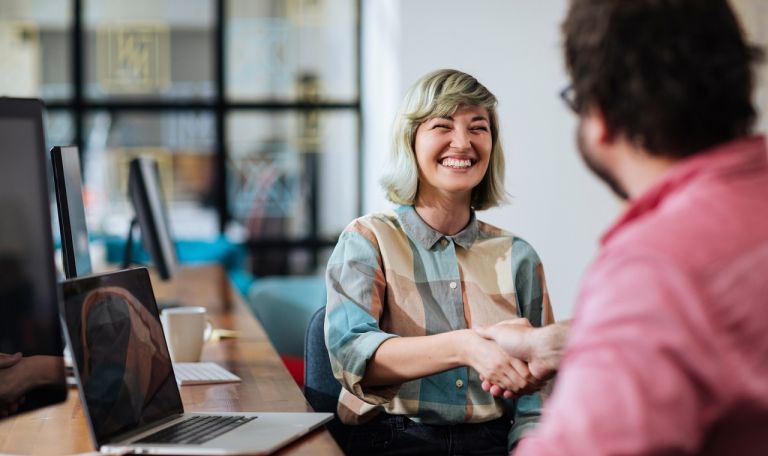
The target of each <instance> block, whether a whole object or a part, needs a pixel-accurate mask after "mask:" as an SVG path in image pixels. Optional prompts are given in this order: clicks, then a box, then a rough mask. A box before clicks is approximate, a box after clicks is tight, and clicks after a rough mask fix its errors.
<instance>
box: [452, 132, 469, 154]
mask: <svg viewBox="0 0 768 456" xmlns="http://www.w3.org/2000/svg"><path fill="white" fill-rule="evenodd" d="M469 146H470V141H469V132H467V131H464V130H462V129H459V128H457V129H454V130H453V137H452V138H451V147H453V148H456V149H468V148H469Z"/></svg>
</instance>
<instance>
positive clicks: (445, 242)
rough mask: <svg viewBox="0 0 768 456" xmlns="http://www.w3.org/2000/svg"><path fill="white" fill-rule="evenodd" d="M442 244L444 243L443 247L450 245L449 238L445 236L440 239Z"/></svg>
mask: <svg viewBox="0 0 768 456" xmlns="http://www.w3.org/2000/svg"><path fill="white" fill-rule="evenodd" d="M440 245H442V246H443V247H445V246H446V245H448V239H445V238H443V239H442V240H441V241H440Z"/></svg>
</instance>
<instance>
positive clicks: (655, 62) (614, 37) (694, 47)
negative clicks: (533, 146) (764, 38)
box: [563, 0, 762, 158]
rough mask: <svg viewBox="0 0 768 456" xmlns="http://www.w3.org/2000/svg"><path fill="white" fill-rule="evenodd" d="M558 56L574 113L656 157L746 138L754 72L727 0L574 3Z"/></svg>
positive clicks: (757, 55)
mask: <svg viewBox="0 0 768 456" xmlns="http://www.w3.org/2000/svg"><path fill="white" fill-rule="evenodd" d="M563 34H564V37H565V43H564V52H565V60H566V64H567V68H568V71H569V73H570V75H571V77H572V79H573V90H574V93H575V96H576V102H577V103H576V106H577V109H578V110H579V111H581V112H583V111H584V110H586V109H588V108H589V107H590V106H593V107H597V108H599V109H600V110H601V111H602V113H603V115H604V116H605V118H606V122H607V124H608V127H609V128H610V130H611V132H612V133H618V134H624V135H626V137H627V138H628V139H629V140H630V141H632V142H633V143H635V144H637V145H639V146H641V147H643V148H644V149H646V150H648V151H649V152H650V153H652V154H654V155H662V156H668V157H677V158H679V157H686V156H689V155H692V154H694V153H696V152H698V151H702V150H704V149H706V148H708V147H711V146H714V145H716V144H719V143H722V142H726V141H728V140H731V139H735V138H738V137H741V136H746V135H748V134H749V133H750V132H751V130H752V127H753V124H754V121H755V117H756V113H755V108H754V106H753V104H752V89H753V86H754V79H755V75H754V72H753V70H754V68H753V67H754V64H755V63H756V62H758V61H760V60H762V52H761V51H760V49H758V48H757V47H754V46H751V45H749V44H748V43H747V42H746V40H745V37H744V33H743V31H742V29H741V27H740V25H739V23H738V21H737V19H736V17H735V15H734V13H733V11H732V10H731V8H730V6H729V5H728V2H727V0H572V2H571V5H570V9H569V11H568V15H567V17H566V19H565V22H564V23H563Z"/></svg>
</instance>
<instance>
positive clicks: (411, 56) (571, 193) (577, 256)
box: [362, 0, 620, 319]
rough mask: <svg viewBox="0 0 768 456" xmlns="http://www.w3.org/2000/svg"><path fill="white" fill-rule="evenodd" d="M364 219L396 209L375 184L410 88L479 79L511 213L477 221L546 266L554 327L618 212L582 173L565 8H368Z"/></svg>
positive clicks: (367, 0) (494, 1)
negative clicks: (564, 93)
mask: <svg viewBox="0 0 768 456" xmlns="http://www.w3.org/2000/svg"><path fill="white" fill-rule="evenodd" d="M363 3H364V5H363V16H362V21H363V33H364V35H363V53H362V54H363V56H364V61H363V87H362V98H363V116H364V119H365V126H364V130H363V151H364V173H363V188H364V195H363V201H364V211H365V212H371V211H378V210H384V209H388V208H390V207H391V205H390V204H389V203H388V202H387V201H386V200H385V198H384V195H383V192H382V191H381V188H380V187H379V184H378V179H379V175H380V170H381V169H382V168H383V166H384V163H385V157H386V154H387V152H388V147H389V145H390V131H391V125H392V120H393V118H394V115H395V113H396V110H397V107H398V104H399V102H400V99H401V98H402V96H403V94H404V92H405V90H406V89H407V87H408V86H409V85H410V84H412V83H413V82H414V81H415V80H416V79H417V78H419V77H420V76H421V75H423V74H425V73H427V72H429V71H432V70H435V69H438V68H456V69H460V70H462V71H466V72H468V73H470V74H472V75H474V76H475V77H477V78H478V79H479V80H480V81H481V82H482V83H483V84H485V85H486V86H487V87H488V88H489V89H490V90H491V91H492V92H494V93H495V94H496V96H497V98H498V99H499V113H500V120H501V135H502V140H503V144H504V147H505V150H506V157H507V185H506V187H507V190H508V192H509V193H510V194H511V195H512V198H511V203H510V204H509V205H507V206H504V207H502V208H497V209H493V210H490V211H486V212H483V213H481V214H480V217H481V218H482V219H483V220H485V221H487V222H489V223H493V224H496V225H498V226H501V227H503V228H505V229H508V230H510V231H512V232H514V233H515V234H517V235H519V236H521V237H523V238H525V239H526V240H528V241H529V242H530V243H531V244H532V245H533V246H534V248H535V249H536V250H537V251H538V252H539V255H540V256H541V257H542V260H543V262H544V267H545V271H546V274H547V280H548V286H549V291H550V295H551V298H552V301H553V305H554V307H555V315H556V317H557V318H558V319H561V318H567V317H569V316H571V313H572V306H573V303H574V301H575V298H576V294H577V292H578V285H579V281H580V279H581V276H582V273H583V271H584V269H585V267H586V266H587V264H588V263H589V261H590V260H591V259H592V257H593V256H594V254H595V252H596V248H597V243H598V239H599V236H600V234H601V233H602V231H603V230H604V229H605V228H607V227H608V225H609V224H610V222H611V221H612V220H613V219H614V218H615V216H616V215H617V214H618V212H619V210H620V205H619V203H618V202H617V201H616V200H615V199H614V198H613V197H612V196H611V195H610V192H609V191H608V190H607V187H604V186H603V185H602V184H601V183H599V182H598V181H597V180H596V179H595V178H593V177H592V176H591V175H590V174H589V172H588V171H587V170H586V169H585V168H584V166H583V165H582V164H581V162H580V159H579V157H578V153H577V151H576V148H575V145H574V144H575V143H574V131H575V124H576V119H575V117H574V115H572V114H571V113H570V112H569V111H568V110H567V109H566V107H565V106H564V105H563V103H562V102H561V101H560V100H559V98H558V96H557V94H558V92H559V90H560V89H561V88H562V87H563V86H565V85H566V84H567V81H568V79H567V76H566V74H565V71H564V69H563V64H562V63H561V54H560V47H559V43H560V36H559V26H560V21H561V20H562V17H563V16H564V14H565V8H566V1H565V0H542V1H539V2H528V1H526V2H521V1H510V0H474V1H472V2H466V1H462V0H450V1H449V0H418V1H413V0H364V2H363Z"/></svg>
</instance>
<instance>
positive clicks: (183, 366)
mask: <svg viewBox="0 0 768 456" xmlns="http://www.w3.org/2000/svg"><path fill="white" fill-rule="evenodd" d="M173 373H174V375H175V376H176V383H177V384H178V385H203V384H206V383H232V382H239V381H241V379H240V377H238V376H237V375H235V374H233V373H232V372H230V371H228V370H226V369H224V368H223V367H221V366H219V365H218V364H216V363H173Z"/></svg>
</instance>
